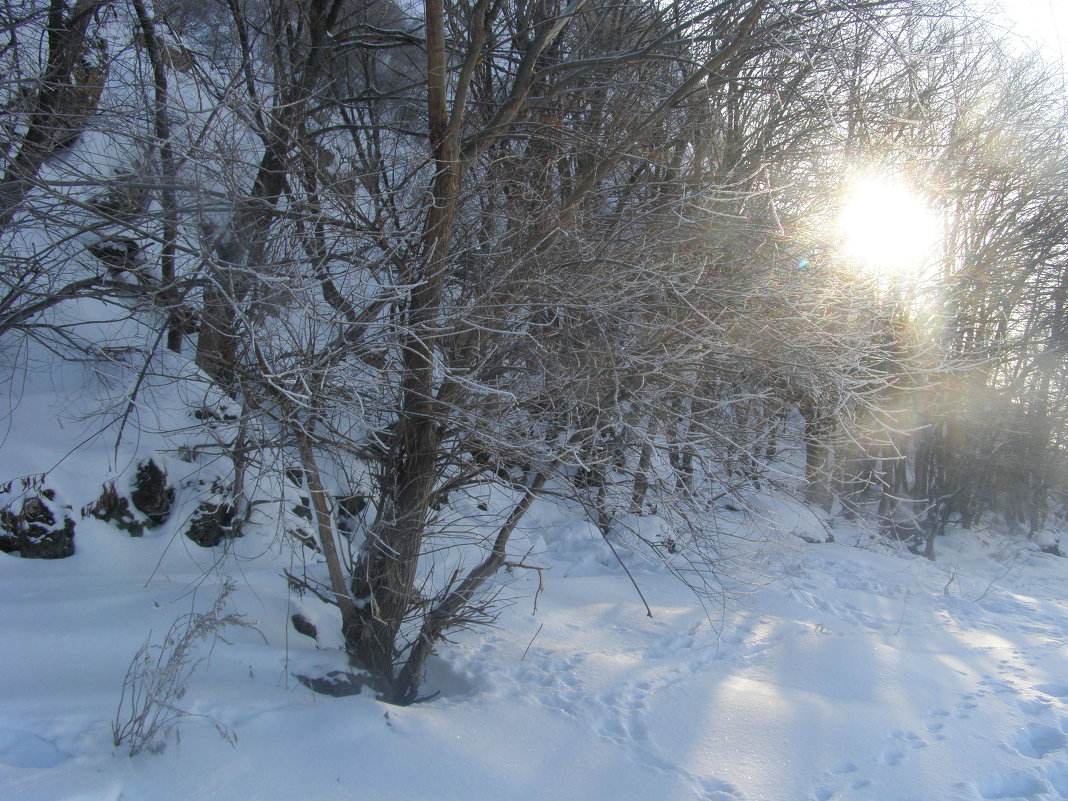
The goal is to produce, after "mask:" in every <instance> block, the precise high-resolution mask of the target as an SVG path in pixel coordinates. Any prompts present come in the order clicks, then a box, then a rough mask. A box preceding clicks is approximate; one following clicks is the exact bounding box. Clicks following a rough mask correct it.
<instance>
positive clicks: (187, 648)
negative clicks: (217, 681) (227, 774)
mask: <svg viewBox="0 0 1068 801" xmlns="http://www.w3.org/2000/svg"><path fill="white" fill-rule="evenodd" d="M233 591H234V583H233V580H232V579H229V578H228V579H227V580H226V581H225V582H224V583H223V586H222V589H221V591H220V592H219V596H218V598H216V599H215V603H214V604H213V605H212V607H211V609H210V610H208V611H207V612H190V613H189V614H186V615H183V616H181V617H180V618H178V619H177V620H175V621H174V623H173V624H171V627H170V629H169V630H168V631H167V636H166V637H164V639H163V643H162V644H161V645H154V644H152V642H151V635H150V636H149V639H148V640H145V642H144V644H143V645H142V646H141V647H140V648H138V649H137V653H135V654H134V656H133V659H132V660H131V662H130V667H129V668H128V669H127V671H126V678H125V679H124V680H123V682H122V694H121V696H120V697H119V705H118V709H117V710H116V712H115V720H114V722H113V723H112V724H111V731H112V735H113V738H114V743H115V745H116V746H120V745H122V744H123V743H128V744H129V748H130V756H132V757H133V756H137V755H138V754H140V753H141V752H142V751H148V752H149V753H151V754H159V753H161V752H162V751H163V749H164V747H165V746H166V739H167V736H168V735H169V734H170V733H171V731H173V730H174V728H175V727H176V726H177V725H178V721H179V720H181V719H182V718H185V717H208V716H204V715H196V714H194V713H192V712H189V711H187V710H185V709H182V708H181V707H179V706H177V703H178V702H179V701H180V700H181V699H182V697H183V696H184V695H185V692H186V689H187V687H188V685H189V679H190V678H191V677H192V675H193V673H194V672H195V671H196V669H197V668H198V667H200V664H201V662H203V661H204V659H205V656H203V655H200V656H198V655H197V652H198V651H199V650H200V645H201V643H203V642H206V641H210V645H209V647H208V652H209V653H210V652H211V650H212V648H214V647H215V643H216V641H218V640H222V641H223V642H227V641H226V640H225V639H224V638H223V637H222V636H221V635H220V632H221V631H222V630H223V629H224V628H226V627H228V626H244V627H250V624H249V623H246V622H245V621H244V620H243V619H242V616H241V615H239V614H236V613H233V612H231V613H229V614H224V610H225V608H226V605H227V599H228V598H229V597H230V595H231V594H232V593H233ZM227 644H229V643H227ZM208 720H209V721H210V722H211V724H212V725H213V726H214V727H215V730H216V731H218V732H219V734H220V735H221V736H222V738H223V739H224V740H226V741H227V742H228V743H230V744H231V745H235V744H236V743H237V734H236V733H235V732H234V731H233V729H230V728H229V727H227V726H225V725H224V724H222V723H220V722H219V721H218V720H215V719H214V718H211V717H208Z"/></svg>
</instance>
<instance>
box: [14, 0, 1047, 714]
mask: <svg viewBox="0 0 1068 801" xmlns="http://www.w3.org/2000/svg"><path fill="white" fill-rule="evenodd" d="M0 27H2V28H3V31H4V37H3V38H4V40H5V44H3V45H2V46H0V65H2V67H3V74H4V75H5V76H6V77H5V82H4V84H3V85H0V108H2V115H0V123H2V125H3V131H4V137H3V143H4V150H3V152H2V153H0V156H2V157H3V170H4V172H3V178H2V180H0V237H2V239H3V243H2V247H0V259H2V260H3V264H2V267H3V270H2V273H3V282H4V284H3V288H2V290H3V291H2V295H3V297H2V298H0V349H2V350H3V351H4V352H5V359H6V360H7V361H8V362H9V363H10V364H11V365H12V366H13V368H12V369H18V368H19V365H20V364H21V363H20V362H19V359H20V358H21V356H20V354H22V353H23V352H24V351H23V350H22V348H21V343H24V342H26V341H33V342H36V343H39V344H43V345H45V346H46V347H47V348H48V350H49V351H51V352H55V353H58V354H60V355H61V356H63V357H66V358H85V357H86V356H87V355H88V356H91V357H92V358H94V359H102V360H110V361H112V362H115V361H118V362H121V363H123V364H126V365H128V366H129V369H130V370H131V371H133V373H134V374H137V372H138V371H139V370H140V371H142V373H141V374H144V371H146V370H147V371H152V370H156V369H158V364H160V361H159V359H158V355H159V352H160V351H161V350H163V349H169V350H170V351H172V352H175V353H184V354H185V355H187V356H188V357H189V358H190V359H192V360H194V361H195V364H196V365H197V367H199V369H200V371H201V372H200V376H201V378H202V380H204V381H207V382H211V383H212V384H214V386H215V387H216V388H217V390H219V391H221V392H222V393H225V394H226V395H227V396H229V398H230V400H231V401H232V404H233V406H234V407H235V408H237V409H238V410H239V412H238V415H237V416H238V418H239V420H238V421H237V424H236V425H235V427H234V430H235V431H236V433H235V434H234V436H233V438H232V440H231V441H229V442H228V444H227V449H228V453H227V458H228V459H229V460H230V461H231V462H232V464H233V469H232V471H231V475H230V479H229V481H228V484H227V486H225V487H221V488H219V487H217V488H216V490H217V492H218V493H219V494H221V495H222V496H224V497H223V498H222V500H221V501H220V503H222V504H225V505H226V506H227V508H229V509H231V510H233V511H234V513H235V519H237V520H240V519H241V516H242V514H244V510H246V509H247V508H248V503H249V497H248V495H249V490H248V487H247V486H246V480H247V477H248V475H249V474H250V472H251V471H254V470H255V471H260V472H261V473H264V472H269V471H273V472H274V473H276V474H277V475H278V476H280V477H284V481H285V482H289V483H290V484H296V485H297V487H298V488H299V490H300V491H301V492H303V493H305V494H306V496H307V498H308V502H309V506H310V511H311V513H312V516H313V519H314V527H315V540H316V541H315V543H314V544H315V547H316V548H317V549H318V550H319V551H320V552H321V554H322V556H323V559H324V560H325V566H326V568H327V571H328V578H327V579H326V581H325V583H322V584H320V583H318V582H317V580H316V577H315V576H304V577H293V580H294V581H295V582H296V583H298V584H301V585H302V586H303V587H304V588H305V589H308V590H311V591H313V592H316V593H317V594H319V595H320V597H322V598H323V599H324V600H326V601H328V602H329V603H332V604H335V605H336V606H337V607H338V608H339V610H340V613H341V620H342V627H343V633H344V638H345V643H346V647H347V649H348V651H349V654H350V656H351V658H352V661H353V663H354V665H355V666H357V667H359V668H361V669H363V670H366V671H367V672H368V673H369V675H370V676H371V677H372V683H373V684H374V686H375V687H376V688H377V689H378V690H379V691H380V692H381V693H382V694H383V696H384V697H387V698H389V699H391V700H394V701H397V702H410V701H412V700H414V699H415V698H416V697H417V695H418V688H419V681H420V676H421V673H422V670H423V666H424V662H425V660H426V658H427V656H428V655H429V654H430V653H431V652H432V650H433V648H434V647H435V645H436V644H437V643H438V642H439V641H440V640H441V638H442V637H443V636H445V635H446V634H447V633H448V632H449V631H450V630H453V629H455V628H456V627H459V626H464V625H467V624H469V623H471V622H473V621H477V620H479V619H482V618H483V617H484V616H485V615H488V614H492V609H491V608H490V607H489V606H487V602H486V600H485V598H486V593H487V590H488V589H489V585H490V583H491V579H492V578H493V576H494V575H495V574H496V573H497V571H498V570H499V569H500V568H501V567H502V566H503V565H504V564H505V562H506V561H508V560H509V556H510V552H509V539H510V537H511V535H512V533H513V531H514V529H515V527H516V526H517V525H518V524H519V522H520V520H521V519H522V517H523V515H524V514H525V513H526V511H527V509H528V508H529V506H530V504H531V503H532V502H533V500H534V499H535V498H536V497H538V496H539V495H540V494H542V493H545V492H552V493H554V494H557V495H561V494H562V495H565V496H567V497H570V498H572V499H573V500H575V501H577V502H579V503H581V504H582V506H583V507H584V508H585V509H586V510H587V513H588V514H589V516H590V519H591V521H592V522H594V523H595V524H596V525H597V526H598V527H599V528H600V530H601V531H602V533H603V534H604V536H605V537H606V539H608V540H609V542H611V543H616V544H618V545H620V546H623V545H625V546H626V547H628V548H638V549H644V550H645V551H647V552H648V553H649V554H650V555H652V556H654V557H656V558H660V559H663V560H665V562H667V563H668V564H669V566H670V567H671V568H672V569H673V570H675V571H677V572H678V573H679V575H680V576H681V577H682V578H683V579H684V580H686V581H687V582H689V583H690V584H691V585H692V586H693V587H694V588H695V589H697V590H698V591H701V592H705V591H712V590H714V589H715V587H716V584H715V582H716V571H717V569H718V566H719V562H720V561H721V560H724V559H727V558H729V554H730V548H729V543H727V542H724V540H723V538H722V537H721V536H720V535H719V534H717V531H716V527H715V521H714V519H713V518H711V517H710V516H709V515H708V509H709V507H710V505H711V504H712V503H713V502H714V501H715V500H717V499H718V498H720V497H723V496H724V495H728V496H731V497H735V498H737V497H742V496H744V494H745V493H746V492H748V491H752V490H756V489H760V488H762V487H764V486H766V485H768V484H775V485H779V486H782V487H785V488H794V489H800V490H801V491H802V492H803V493H805V495H806V497H807V499H808V500H809V501H810V502H812V503H815V504H819V505H822V506H825V507H826V508H827V509H828V510H830V509H832V508H835V509H838V508H840V509H841V510H842V511H843V512H844V513H845V514H847V515H853V516H856V515H865V516H868V517H875V516H877V517H878V519H880V520H882V521H884V522H885V527H886V528H887V530H891V531H893V532H894V533H897V534H898V535H899V536H902V537H907V538H911V539H913V540H914V545H915V546H916V547H917V548H918V549H923V550H925V551H926V553H927V554H928V555H929V556H933V554H934V550H933V548H934V538H935V537H936V536H937V534H938V533H940V532H941V531H943V530H944V528H945V526H946V525H947V524H948V523H950V522H960V523H962V524H965V525H973V524H974V523H976V522H977V521H978V520H979V519H980V518H981V517H982V516H984V515H985V516H990V515H993V514H995V513H1004V514H1005V515H1006V516H1007V519H1008V521H1009V523H1010V524H1012V525H1018V524H1025V525H1027V526H1029V527H1030V529H1031V530H1034V529H1036V528H1037V527H1039V526H1040V525H1041V524H1042V522H1043V520H1044V518H1045V517H1046V516H1047V515H1048V514H1050V513H1051V512H1054V511H1057V510H1059V509H1060V503H1061V498H1060V488H1061V486H1062V476H1063V469H1062V467H1063V465H1062V463H1061V462H1062V442H1063V439H1064V436H1065V433H1066V425H1065V423H1066V418H1065V412H1066V409H1065V401H1064V397H1065V393H1064V392H1063V381H1064V372H1063V364H1064V359H1063V358H1062V348H1063V347H1064V344H1065V342H1066V339H1065V332H1064V330H1063V325H1064V324H1063V322H1062V321H1063V320H1064V319H1065V317H1064V309H1063V304H1064V303H1065V292H1066V289H1068V283H1066V281H1068V272H1066V266H1068V263H1066V261H1065V255H1066V253H1065V242H1066V241H1068V238H1066V234H1068V232H1066V231H1064V230H1063V229H1064V227H1065V226H1066V225H1068V222H1066V220H1068V208H1065V205H1066V203H1065V190H1064V187H1065V186H1068V160H1066V159H1068V148H1065V147H1064V142H1063V141H1062V137H1063V136H1064V131H1065V118H1064V111H1065V104H1064V98H1063V96H1062V93H1061V91H1060V84H1059V83H1058V82H1057V80H1055V79H1054V75H1053V73H1051V72H1049V71H1048V70H1047V68H1045V67H1043V66H1042V64H1041V63H1040V62H1039V61H1038V60H1036V59H1033V58H1028V57H1023V56H1019V55H1013V53H1014V51H1013V50H1012V48H1009V47H1003V46H1002V45H1001V44H999V43H998V42H996V41H994V40H992V39H991V38H990V37H989V35H987V34H986V33H984V30H985V29H984V28H983V27H982V26H981V25H979V24H977V23H976V22H975V20H974V19H973V18H971V17H970V16H968V15H967V14H966V13H965V12H964V11H963V10H962V9H959V8H956V7H954V6H952V5H951V4H950V3H949V2H937V3H936V2H915V1H911V0H910V1H909V2H904V1H901V0H845V1H843V0H834V1H833V2H832V1H831V0H775V1H774V2H773V1H772V0H721V1H719V2H716V1H715V0H677V1H676V2H646V1H645V0H634V2H614V0H613V1H611V2H609V1H608V0H570V2H559V1H558V0H544V1H541V2H520V1H519V0H476V1H475V2H445V0H426V2H425V3H424V4H423V6H422V7H421V8H419V9H417V10H413V9H410V8H408V7H406V6H402V5H401V4H396V3H394V2H392V1H391V0H284V1H283V2H266V0H263V1H262V2H261V0H203V1H202V2H197V3H190V2H177V1H175V2H166V1H165V0H160V2H156V3H154V4H148V3H146V2H144V0H128V2H126V1H123V2H119V1H118V0H116V2H106V1H105V0H77V2H74V3H73V4H72V3H70V2H68V0H51V2H48V3H46V2H43V0H42V1H41V2H33V1H32V0H27V1H26V2H15V1H14V0H6V2H4V3H3V5H2V7H0ZM866 165H867V166H870V165H880V166H882V167H884V168H887V169H892V170H893V171H895V172H898V173H900V174H903V175H906V176H908V177H910V178H911V180H912V181H913V182H914V183H915V184H917V185H918V186H920V187H922V188H923V191H924V192H925V193H926V194H927V196H928V197H927V199H928V201H929V202H930V203H931V204H932V205H934V206H936V207H937V208H939V209H941V210H942V211H943V212H944V214H945V219H946V220H947V221H948V224H949V232H948V235H947V237H946V239H945V243H944V254H943V255H942V257H941V260H940V262H939V270H940V275H939V281H938V286H937V289H936V290H933V291H931V292H929V293H926V294H925V297H924V301H923V303H922V304H915V303H910V302H909V299H908V297H906V295H907V294H908V293H906V294H901V293H897V294H894V293H891V292H888V291H887V289H886V287H883V286H879V285H877V284H876V283H875V282H873V281H871V280H870V279H865V278H864V277H863V276H862V275H861V274H860V273H858V271H857V270H856V269H855V265H850V264H849V263H847V261H846V260H845V259H844V258H843V257H842V256H841V254H840V252H839V250H838V249H837V248H836V244H837V243H836V242H835V240H834V233H833V230H834V228H833V224H832V221H831V217H832V210H833V208H834V207H835V204H836V203H837V202H838V199H839V197H840V194H841V191H842V185H843V181H844V176H846V175H848V174H849V172H850V171H851V170H853V169H855V168H858V167H862V166H866ZM86 303H93V304H96V305H95V306H92V308H93V309H94V310H95V311H96V313H98V314H101V313H105V312H106V313H107V314H111V315H112V316H114V317H115V318H116V319H121V318H123V317H129V318H131V319H133V320H136V321H139V323H140V324H141V325H142V326H144V325H148V326H149V327H150V328H151V329H152V330H153V331H154V332H155V334H154V335H153V336H150V337H148V338H147V339H146V338H144V337H140V338H138V337H134V338H131V339H130V340H128V341H121V342H106V343H101V342H95V341H90V340H89V338H87V337H86V336H84V335H83V333H82V332H81V330H80V328H79V326H78V324H77V323H78V320H79V318H78V317H77V314H76V313H75V312H73V311H72V309H78V308H84V304H86ZM79 304H81V305H79ZM135 391H136V385H135ZM794 453H796V454H797V459H796V460H795V461H796V464H797V465H798V466H799V467H800V468H803V469H801V473H802V475H801V477H800V482H798V477H797V476H796V475H795V474H794V473H792V472H791V471H790V469H789V465H790V464H791V459H792V454H794ZM267 454H272V456H270V458H268V456H267ZM279 480H280V481H281V480H282V478H280V479H279ZM490 490H492V491H493V492H495V493H496V495H495V497H496V498H497V499H498V500H499V499H501V498H505V499H509V500H508V504H509V505H508V506H507V508H505V509H504V511H503V512H502V513H501V515H500V517H499V519H498V520H497V522H496V527H495V531H494V534H493V536H490V537H488V538H479V537H474V536H469V537H457V536H456V533H455V532H457V531H464V530H471V529H472V525H473V524H472V522H471V514H472V510H474V509H475V508H477V507H476V502H479V503H480V502H481V500H482V499H485V498H486V497H488V496H487V492H490ZM650 515H656V516H657V517H658V518H660V519H661V520H662V521H664V523H665V525H666V526H667V527H668V528H667V529H665V530H668V531H670V535H665V536H662V537H658V538H656V539H651V538H649V537H646V536H644V535H643V533H642V531H643V529H642V526H641V525H640V521H641V518H643V517H644V516H650ZM476 517H477V515H476ZM238 525H239V524H238ZM613 547H615V546H613ZM442 554H445V555H444V556H443V555H442Z"/></svg>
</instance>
